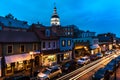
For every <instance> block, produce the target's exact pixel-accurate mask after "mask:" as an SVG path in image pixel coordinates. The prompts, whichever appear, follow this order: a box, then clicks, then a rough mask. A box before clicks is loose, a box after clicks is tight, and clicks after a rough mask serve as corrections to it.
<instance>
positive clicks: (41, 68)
mask: <svg viewBox="0 0 120 80" xmlns="http://www.w3.org/2000/svg"><path fill="white" fill-rule="evenodd" d="M44 68H45V67H38V68H34V71H37V70H39V71H41V70H43V69H44ZM34 71H33V73H32V74H33V75H34ZM21 75H23V76H30V70H26V71H22V72H19V73H16V74H14V75H10V76H5V77H12V76H21ZM5 77H0V80H3V79H4V78H5Z"/></svg>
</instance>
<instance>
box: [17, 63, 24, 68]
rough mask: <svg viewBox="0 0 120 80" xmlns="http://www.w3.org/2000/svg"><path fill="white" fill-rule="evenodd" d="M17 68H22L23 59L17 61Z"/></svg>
mask: <svg viewBox="0 0 120 80" xmlns="http://www.w3.org/2000/svg"><path fill="white" fill-rule="evenodd" d="M17 67H18V70H23V61H19V62H18V66H17Z"/></svg>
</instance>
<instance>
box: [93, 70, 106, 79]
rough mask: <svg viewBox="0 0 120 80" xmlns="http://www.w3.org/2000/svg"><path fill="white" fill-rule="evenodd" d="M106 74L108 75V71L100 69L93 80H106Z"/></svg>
mask: <svg viewBox="0 0 120 80" xmlns="http://www.w3.org/2000/svg"><path fill="white" fill-rule="evenodd" d="M105 74H106V70H105V69H104V68H100V69H99V70H97V71H96V72H95V74H94V75H93V76H92V80H104V76H105Z"/></svg>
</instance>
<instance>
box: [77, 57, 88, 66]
mask: <svg viewBox="0 0 120 80" xmlns="http://www.w3.org/2000/svg"><path fill="white" fill-rule="evenodd" d="M89 62H90V59H89V58H88V57H82V58H80V59H79V60H78V61H77V63H78V65H85V64H87V63H89Z"/></svg>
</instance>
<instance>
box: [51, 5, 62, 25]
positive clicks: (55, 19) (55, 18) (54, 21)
mask: <svg viewBox="0 0 120 80" xmlns="http://www.w3.org/2000/svg"><path fill="white" fill-rule="evenodd" d="M51 25H56V26H57V25H60V19H59V16H58V14H57V8H56V7H54V12H53V15H52V17H51Z"/></svg>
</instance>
